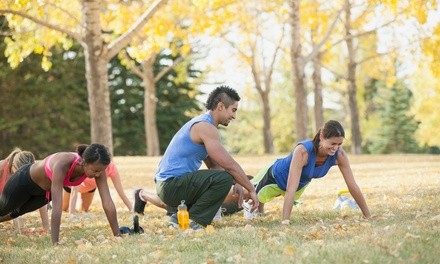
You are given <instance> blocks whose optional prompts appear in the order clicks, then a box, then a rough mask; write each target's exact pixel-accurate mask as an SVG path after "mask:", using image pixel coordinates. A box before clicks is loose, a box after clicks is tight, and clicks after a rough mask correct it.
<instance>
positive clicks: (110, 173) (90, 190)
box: [63, 161, 133, 218]
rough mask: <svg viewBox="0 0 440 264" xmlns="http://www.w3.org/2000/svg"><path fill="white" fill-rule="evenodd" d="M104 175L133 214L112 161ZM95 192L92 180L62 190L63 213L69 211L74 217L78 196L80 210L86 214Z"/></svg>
mask: <svg viewBox="0 0 440 264" xmlns="http://www.w3.org/2000/svg"><path fill="white" fill-rule="evenodd" d="M105 175H106V176H107V179H111V181H112V183H113V186H114V187H115V190H116V192H117V193H118V195H119V197H120V198H121V200H122V201H123V202H124V204H125V206H126V207H127V209H128V211H129V212H133V205H132V203H131V201H130V200H129V199H128V197H127V195H126V194H125V192H124V188H123V186H122V181H121V176H120V175H119V171H118V168H117V167H116V165H115V163H114V162H113V161H112V162H110V164H109V165H108V166H107V168H106V169H105ZM95 191H96V181H95V179H92V178H87V179H85V180H84V181H83V182H82V183H81V184H80V185H78V186H75V187H72V188H69V187H65V188H64V194H63V211H64V212H67V211H69V213H70V215H71V217H73V218H74V217H76V216H75V213H76V204H77V200H78V196H79V195H80V196H81V206H80V208H81V210H82V211H84V212H86V213H87V212H88V211H89V209H90V206H91V204H92V202H93V197H94V195H95Z"/></svg>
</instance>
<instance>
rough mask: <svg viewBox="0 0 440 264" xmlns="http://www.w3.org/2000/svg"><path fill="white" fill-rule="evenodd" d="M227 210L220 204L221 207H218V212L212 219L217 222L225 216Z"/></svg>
mask: <svg viewBox="0 0 440 264" xmlns="http://www.w3.org/2000/svg"><path fill="white" fill-rule="evenodd" d="M225 211H226V208H223V207H221V206H220V208H219V209H218V211H217V213H216V214H215V216H214V218H213V219H212V221H214V222H216V221H220V220H221V219H222V217H223V213H224V212H225Z"/></svg>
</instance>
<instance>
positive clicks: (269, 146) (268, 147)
mask: <svg viewBox="0 0 440 264" xmlns="http://www.w3.org/2000/svg"><path fill="white" fill-rule="evenodd" d="M261 100H262V101H263V136H264V153H265V154H272V153H273V152H274V146H273V135H272V128H271V110H270V103H269V93H267V92H266V93H263V94H262V95H261Z"/></svg>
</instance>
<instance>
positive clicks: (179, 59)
mask: <svg viewBox="0 0 440 264" xmlns="http://www.w3.org/2000/svg"><path fill="white" fill-rule="evenodd" d="M183 59H184V58H183V57H179V58H177V60H174V61H173V64H171V65H170V66H168V67H166V68H165V69H163V70H162V71H161V72H159V73H158V74H157V75H156V77H154V83H157V82H158V81H159V80H160V79H162V77H163V76H165V74H167V73H169V72H170V71H171V70H172V69H174V67H176V65H177V64H179V63H181V62H182V61H183Z"/></svg>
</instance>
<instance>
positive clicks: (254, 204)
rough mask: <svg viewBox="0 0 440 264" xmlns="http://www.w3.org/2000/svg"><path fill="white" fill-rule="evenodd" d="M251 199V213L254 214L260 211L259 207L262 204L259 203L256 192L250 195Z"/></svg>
mask: <svg viewBox="0 0 440 264" xmlns="http://www.w3.org/2000/svg"><path fill="white" fill-rule="evenodd" d="M249 199H251V200H252V208H251V213H253V212H254V211H255V210H258V206H259V205H260V202H259V201H258V197H257V193H256V192H255V191H254V192H251V193H249Z"/></svg>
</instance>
